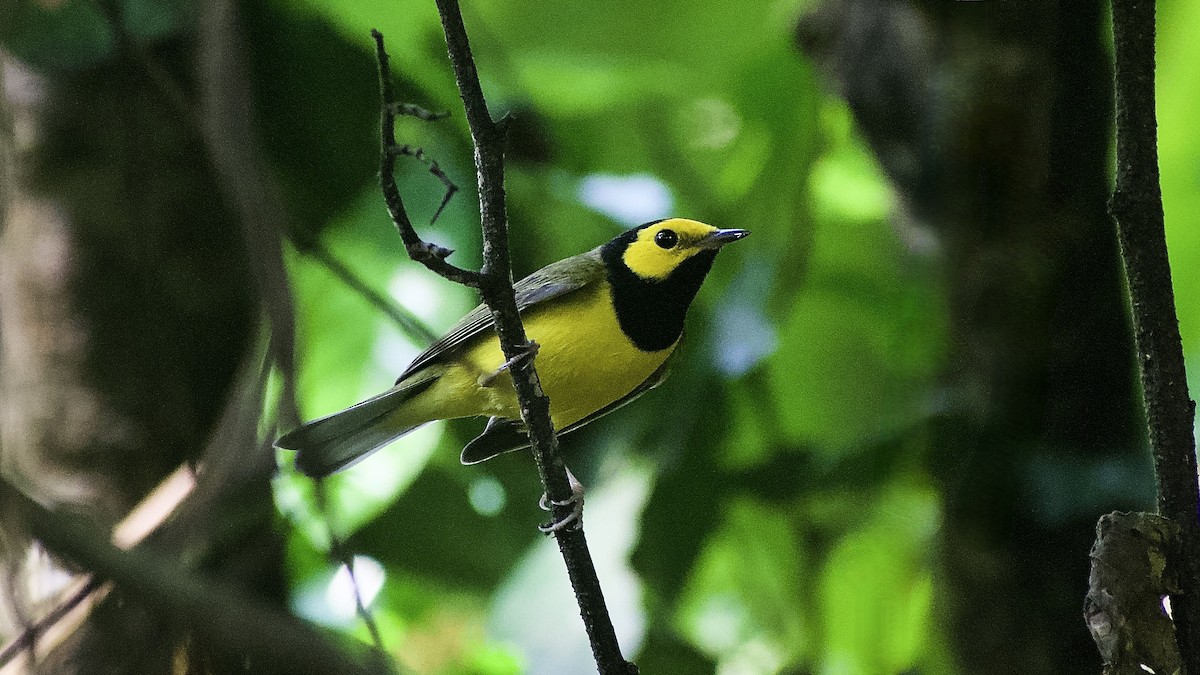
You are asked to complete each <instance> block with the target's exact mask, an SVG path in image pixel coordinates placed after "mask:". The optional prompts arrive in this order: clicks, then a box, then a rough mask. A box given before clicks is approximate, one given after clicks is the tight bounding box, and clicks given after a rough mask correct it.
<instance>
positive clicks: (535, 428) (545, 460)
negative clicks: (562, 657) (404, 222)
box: [373, 0, 637, 675]
mask: <svg viewBox="0 0 1200 675" xmlns="http://www.w3.org/2000/svg"><path fill="white" fill-rule="evenodd" d="M436 1H437V6H438V14H439V15H440V16H441V19H442V28H443V30H444V32H445V35H446V45H447V48H448V51H449V54H450V63H451V65H452V66H453V68H454V76H455V80H456V81H457V83H458V89H459V94H460V95H461V97H462V101H463V108H464V110H465V111H466V117H467V124H468V125H469V127H470V129H471V138H472V140H473V142H474V145H475V168H476V173H477V178H478V186H479V211H480V219H481V225H482V229H483V268H482V270H481V271H480V272H479V274H478V275H477V276H476V277H474V278H473V279H472V280H474V281H475V282H476V284H477V287H478V288H479V291H480V295H481V296H482V298H483V301H484V303H486V304H487V306H488V308H489V309H491V311H492V316H493V317H494V319H495V323H496V333H497V335H498V336H499V339H500V347H501V349H502V350H503V352H504V356H505V358H506V359H510V360H512V359H515V358H517V357H518V356H520V355H521V354H523V353H525V352H526V351H527V350H528V348H529V339H528V337H527V336H526V335H525V328H524V326H523V325H522V323H521V317H520V314H519V312H518V310H517V303H516V296H515V294H514V292H513V280H512V268H511V262H510V260H511V258H510V256H509V248H508V222H507V214H506V208H505V201H504V152H505V145H506V138H507V128H508V120H509V118H508V117H503V118H501V119H500V120H499V121H496V120H493V119H492V116H491V114H490V113H489V112H488V108H487V102H486V99H485V98H484V96H483V89H482V88H481V87H480V84H479V76H478V73H477V72H476V69H475V61H474V57H473V56H472V55H471V46H470V43H469V41H468V39H467V31H466V28H465V26H464V25H463V21H462V12H461V11H460V9H459V6H458V2H457V0H436ZM373 35H374V37H375V41H376V46H377V53H378V56H379V63H380V77H381V79H382V80H386V79H387V76H388V73H387V54H386V52H385V51H384V48H383V37H382V36H381V35H380V34H379V33H378V32H377V31H376V32H373ZM380 91H381V94H382V95H383V97H384V101H383V109H384V123H385V124H384V126H385V130H384V139H383V142H384V148H385V154H386V150H387V148H390V147H392V146H394V145H395V139H394V133H392V134H389V131H390V119H389V117H388V111H389V110H391V109H392V105H393V103H394V101H393V99H392V95H391V87H390V83H388V82H386V81H381V84H380ZM386 173H387V172H386V171H385V176H384V177H383V178H382V179H381V180H382V181H383V183H384V191H385V199H386V200H388V201H389V204H388V208H389V210H393V204H392V197H389V196H388V194H387V193H388V183H389V178H388V177H387V176H386ZM390 182H391V185H392V186H393V189H394V184H395V183H394V181H390ZM395 201H396V202H397V204H396V205H395V206H396V207H398V208H396V209H394V210H393V212H394V213H396V212H399V213H400V214H403V205H402V204H400V203H399V194H398V192H396V193H395ZM405 219H407V217H405ZM397 222H398V224H399V221H397ZM400 229H401V236H404V229H405V228H403V227H401V228H400ZM412 234H413V236H414V237H415V233H412ZM410 241H411V243H410ZM418 242H419V240H416V239H414V240H410V239H405V245H406V246H407V247H408V248H409V252H410V255H411V254H412V251H413V248H414V246H416V247H417V248H418V250H419V248H420V244H419V243H418ZM431 269H433V268H432V267H431ZM434 271H438V270H436V269H435V270H434ZM443 276H447V278H451V279H453V277H451V276H448V275H446V274H443ZM535 361H536V358H534V359H529V360H527V361H524V362H523V364H522V365H521V366H519V367H514V368H512V379H513V385H514V388H515V389H516V392H517V400H518V401H519V403H520V406H521V417H522V420H523V421H524V422H525V425H526V428H527V429H528V430H529V439H530V442H531V444H532V446H533V454H534V458H535V460H536V461H537V466H538V473H539V475H540V476H541V479H542V483H543V485H544V486H545V489H546V495H547V496H548V497H549V499H550V500H551V501H552V502H555V503H557V504H562V506H557V505H556V506H555V511H554V517H555V520H556V521H557V520H562V519H565V518H567V517H568V516H569V515H570V514H571V511H572V506H571V505H570V499H571V497H572V492H571V487H570V482H569V481H568V478H567V471H566V466H565V465H564V464H563V463H562V460H561V459H560V458H559V456H558V441H557V439H556V437H555V434H554V426H553V424H552V422H551V420H550V401H549V399H548V398H547V397H546V395H545V393H544V392H543V390H542V387H541V383H540V381H539V379H538V376H537V371H536V370H535V367H534V362H535ZM555 538H556V540H557V541H558V547H559V551H560V552H561V553H562V556H563V560H564V561H565V563H566V567H567V573H568V576H569V577H570V579H571V586H572V587H573V588H574V590H575V597H576V600H577V601H578V603H579V610H580V613H581V615H582V616H583V622H584V626H585V628H586V629H587V633H588V638H589V640H590V641H591V645H592V654H593V656H594V657H595V659H596V666H597V668H598V670H599V671H600V673H601V675H615V674H618V673H620V674H628V673H636V672H637V667H636V666H634V665H633V664H631V663H629V662H627V661H626V660H625V658H624V656H622V655H621V648H620V645H619V644H618V642H617V636H616V632H615V631H614V630H613V626H612V620H611V619H610V618H609V615H608V608H607V607H606V606H605V604H604V595H603V591H602V590H601V587H600V580H599V577H598V576H597V575H596V569H595V565H594V564H593V563H592V558H591V553H590V552H589V551H588V547H587V540H586V538H585V537H584V534H583V529H582V527H577V528H571V527H568V528H563V529H560V530H558V531H557V532H555Z"/></svg>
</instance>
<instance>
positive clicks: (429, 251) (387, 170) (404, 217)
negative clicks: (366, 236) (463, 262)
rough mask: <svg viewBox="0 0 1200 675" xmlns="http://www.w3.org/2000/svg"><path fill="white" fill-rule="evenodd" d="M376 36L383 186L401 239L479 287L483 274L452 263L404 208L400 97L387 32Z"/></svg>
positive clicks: (419, 256)
mask: <svg viewBox="0 0 1200 675" xmlns="http://www.w3.org/2000/svg"><path fill="white" fill-rule="evenodd" d="M371 36H372V37H374V38H375V56H376V58H378V60H379V95H380V96H381V97H382V98H383V100H384V104H383V105H382V106H381V107H380V136H381V140H382V147H381V149H380V152H379V187H380V188H381V189H382V190H383V201H384V203H385V204H387V210H388V213H389V214H391V216H392V222H393V223H395V224H396V230H398V231H399V232H400V240H401V241H403V242H404V248H405V250H406V251H407V252H408V257H410V258H412V259H413V261H415V262H419V263H421V264H422V265H424V266H426V267H428V268H429V269H430V270H432V271H433V272H436V273H437V274H439V275H441V276H443V277H445V278H447V279H449V280H450V281H454V282H456V283H460V284H462V285H464V286H470V287H471V288H479V281H480V274H479V272H474V271H471V270H465V269H463V268H461V267H457V266H455V265H451V264H450V263H448V262H446V258H447V257H449V256H450V254H451V253H453V251H451V250H450V249H448V248H444V247H442V246H438V245H437V244H431V243H429V242H426V241H425V240H423V239H421V236H420V235H418V234H417V230H416V228H414V227H413V224H412V221H411V220H409V218H408V211H407V210H406V209H405V208H404V200H403V199H401V198H400V188H398V187H396V155H397V153H396V151H395V148H396V112H397V109H398V108H397V105H396V100H395V99H396V97H395V94H394V93H393V92H392V70H391V66H390V65H389V64H388V55H387V52H386V51H384V49H383V35H382V34H380V32H379V31H377V30H373V31H371ZM406 112H407V110H406Z"/></svg>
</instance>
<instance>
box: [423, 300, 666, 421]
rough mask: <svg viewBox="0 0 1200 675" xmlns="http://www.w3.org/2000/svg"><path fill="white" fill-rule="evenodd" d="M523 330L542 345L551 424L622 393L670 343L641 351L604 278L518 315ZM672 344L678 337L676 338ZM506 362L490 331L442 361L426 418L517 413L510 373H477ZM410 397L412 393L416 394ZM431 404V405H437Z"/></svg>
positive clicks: (652, 367) (541, 370) (540, 362)
mask: <svg viewBox="0 0 1200 675" xmlns="http://www.w3.org/2000/svg"><path fill="white" fill-rule="evenodd" d="M522 317H523V319H524V323H525V332H526V333H527V334H528V335H529V337H530V339H532V340H534V341H536V342H537V343H538V344H539V345H540V346H541V349H540V350H539V351H538V355H537V361H536V364H537V371H538V376H539V377H540V378H541V382H542V388H543V389H544V390H545V391H546V394H547V395H549V397H550V416H551V418H552V419H553V421H554V426H555V428H556V429H562V428H564V427H566V426H569V425H571V424H574V423H575V422H578V421H579V420H581V419H583V418H584V417H587V416H588V415H590V414H592V413H593V412H596V411H597V410H599V409H601V408H603V407H605V406H607V405H609V404H610V403H613V402H614V401H617V400H619V399H621V398H622V397H624V396H625V395H626V394H628V393H629V392H630V391H632V390H633V389H634V388H636V387H637V386H638V385H640V384H641V383H643V382H645V381H646V378H648V377H650V375H651V374H653V373H654V371H656V370H657V369H658V367H659V366H661V365H662V364H663V362H664V361H666V359H667V357H668V356H670V354H671V352H672V351H674V349H675V346H676V345H675V344H672V345H671V346H670V347H668V348H667V349H663V350H660V351H656V352H644V351H641V350H640V349H638V348H637V347H635V346H634V345H633V343H632V342H630V341H629V339H628V338H626V337H625V335H624V334H623V333H622V332H621V327H620V325H619V324H618V323H617V315H616V312H615V311H614V310H613V306H612V297H611V291H610V288H609V286H608V284H593V285H592V286H591V287H589V288H584V289H581V290H579V291H575V292H573V293H571V294H569V295H567V296H565V297H562V298H558V299H555V300H553V301H551V302H550V303H548V304H545V305H542V306H534V307H532V308H530V309H528V310H526V311H525V312H524V314H523V315H522ZM676 344H678V343H676ZM503 363H504V356H503V354H502V353H501V352H500V344H499V341H498V340H497V339H496V337H495V334H494V333H492V334H490V336H489V337H488V338H486V339H483V340H480V341H479V343H478V344H477V345H475V346H473V347H470V348H468V349H467V350H466V351H465V352H464V353H463V354H462V355H461V356H460V357H459V358H457V359H455V360H454V361H453V363H452V364H450V365H449V366H448V368H447V369H446V371H445V373H443V374H442V376H441V377H440V378H439V380H438V382H437V383H436V384H435V385H434V386H433V387H431V388H430V390H429V391H428V392H427V394H423V395H422V396H420V397H419V398H422V399H425V400H424V401H422V403H423V404H425V405H421V406H420V407H423V408H425V407H426V406H429V408H427V409H430V414H431V418H439V417H440V418H448V417H466V416H471V415H489V416H500V417H507V418H510V419H520V409H519V407H518V406H517V399H516V393H515V392H514V390H513V386H512V378H511V377H510V376H509V375H508V374H507V373H505V374H503V375H501V376H500V377H498V378H495V380H494V381H492V382H491V384H490V386H487V387H481V386H480V385H479V381H480V379H481V378H483V377H486V376H487V375H488V374H490V373H493V372H495V371H496V369H497V368H499V367H500V365H501V364H503ZM414 403H415V401H414ZM431 408H436V409H437V410H436V413H435V411H434V410H432V409H431Z"/></svg>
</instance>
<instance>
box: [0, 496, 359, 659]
mask: <svg viewBox="0 0 1200 675" xmlns="http://www.w3.org/2000/svg"><path fill="white" fill-rule="evenodd" d="M0 498H2V499H4V500H6V504H8V505H10V506H11V507H12V508H14V509H19V510H20V511H21V512H22V514H23V516H24V518H25V522H26V523H28V525H29V530H30V532H31V533H32V534H33V535H34V536H35V537H37V538H38V539H39V540H40V541H42V542H43V543H44V544H45V545H46V548H47V549H49V550H51V551H53V552H54V553H55V554H57V555H61V556H62V557H63V558H65V559H67V560H70V561H72V562H74V563H77V564H79V565H80V566H81V567H84V568H86V569H88V570H90V571H92V573H94V574H95V575H96V577H97V578H99V579H105V580H109V581H112V582H113V583H114V584H115V585H116V586H118V587H119V588H121V589H122V590H124V591H125V592H126V593H128V594H130V595H132V596H136V597H138V598H141V599H143V600H145V601H146V602H147V603H148V604H149V605H150V606H152V607H153V608H154V609H155V610H156V611H159V612H162V613H163V614H164V615H165V616H168V617H170V618H171V619H172V620H174V621H178V622H179V623H180V624H182V625H185V626H187V627H189V628H191V629H193V630H195V631H196V632H197V633H198V634H202V635H204V636H205V637H206V638H208V639H210V640H212V641H213V643H214V644H220V645H222V646H224V647H227V648H228V649H229V650H230V652H231V653H245V654H253V655H255V656H256V657H261V658H262V659H263V662H264V663H270V664H271V665H272V666H275V667H277V668H279V669H280V670H281V671H282V672H324V673H364V674H365V673H370V672H373V671H372V670H371V669H369V668H367V667H366V665H364V664H363V663H362V662H361V661H360V660H355V659H351V658H350V657H348V656H346V655H345V654H343V653H342V651H341V650H339V649H337V648H336V647H335V646H334V645H332V644H331V643H330V642H329V641H328V640H326V639H325V638H324V637H323V636H322V635H321V634H320V633H319V632H317V631H315V630H313V629H312V628H311V627H309V626H308V625H307V624H305V623H304V622H303V621H300V620H298V619H296V618H295V617H293V616H291V615H290V614H288V613H287V612H284V611H282V610H279V609H276V608H274V607H271V606H269V605H267V604H264V603H262V602H260V601H257V600H255V599H252V598H250V597H249V596H247V595H246V594H244V593H243V592H240V591H239V590H237V589H234V588H232V587H230V586H228V585H226V584H224V583H222V582H219V581H216V580H212V579H207V578H203V577H201V576H199V575H197V574H193V573H185V572H182V571H181V570H180V568H179V565H178V561H177V560H173V559H170V558H168V557H167V556H166V555H163V554H162V553H159V552H154V551H150V550H142V549H141V548H138V549H135V550H130V551H124V550H121V549H118V548H117V547H115V546H113V545H112V543H110V542H109V540H108V535H107V533H105V532H101V531H99V530H97V529H96V528H94V527H90V526H89V525H88V524H87V523H86V522H84V520H83V519H82V518H79V517H71V516H68V515H65V514H63V513H59V512H57V511H52V510H50V509H47V508H46V507H44V506H42V505H41V504H38V503H37V502H35V501H34V500H32V499H30V498H29V497H28V496H27V495H26V494H25V493H24V492H22V491H21V490H20V489H19V488H18V487H17V486H15V485H13V484H12V483H10V482H8V481H7V480H5V479H3V478H0Z"/></svg>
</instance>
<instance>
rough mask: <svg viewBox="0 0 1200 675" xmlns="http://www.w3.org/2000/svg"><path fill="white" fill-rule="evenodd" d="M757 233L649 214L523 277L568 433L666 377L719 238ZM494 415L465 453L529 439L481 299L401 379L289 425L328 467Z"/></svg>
mask: <svg viewBox="0 0 1200 675" xmlns="http://www.w3.org/2000/svg"><path fill="white" fill-rule="evenodd" d="M747 234H749V233H748V232H747V231H746V230H721V229H717V228H715V227H712V226H711V225H705V224H704V223H700V222H697V221H694V220H685V219H682V218H671V219H668V220H660V221H655V222H652V223H646V224H645V225H641V226H639V227H636V228H634V229H632V230H628V231H626V232H624V233H622V234H621V235H619V236H617V237H616V238H615V239H613V240H612V241H609V242H608V243H606V244H603V245H601V246H599V247H597V248H595V249H592V250H591V251H588V252H587V253H582V254H580V255H576V256H572V257H570V258H566V259H565V260H560V261H559V262H556V263H553V264H551V265H547V266H546V267H543V268H542V269H540V270H538V271H536V272H534V273H533V274H531V275H529V276H528V277H525V278H524V279H522V280H521V281H519V282H517V283H516V285H515V290H516V294H517V307H518V309H519V310H520V311H521V318H522V320H523V322H524V324H525V332H526V333H527V335H528V337H529V339H531V340H533V341H534V342H536V343H537V344H538V345H539V348H538V351H537V370H538V375H539V377H540V379H541V382H542V388H543V389H544V390H545V392H546V394H547V395H548V396H549V397H550V417H551V419H552V421H553V422H554V428H555V430H556V431H558V433H560V434H563V433H568V432H570V431H574V430H575V429H578V428H579V427H581V426H583V425H585V424H587V423H588V422H591V421H592V420H595V419H597V418H599V417H601V416H603V415H605V414H607V413H609V412H612V411H613V410H616V409H617V408H619V407H621V406H622V405H625V404H626V403H628V402H630V401H632V400H633V399H635V398H637V397H638V396H640V395H642V394H644V393H645V392H647V391H649V390H650V389H652V388H654V387H656V386H658V385H659V384H660V383H661V382H662V381H663V380H664V379H665V378H666V375H667V360H668V358H669V357H670V356H671V355H672V353H673V352H674V351H675V347H676V346H678V344H679V339H680V337H681V336H682V335H683V319H684V315H685V314H686V313H687V310H688V306H689V305H691V303H692V299H693V298H695V297H696V292H697V291H699V290H700V284H701V283H703V281H704V277H705V276H706V275H707V274H708V270H709V268H710V267H711V266H712V263H713V259H714V258H715V257H716V255H717V250H718V249H720V248H721V247H722V246H724V245H725V244H728V243H730V242H733V241H737V240H738V239H741V238H742V237H745V236H746V235H747ZM477 415H486V416H489V417H491V419H490V420H489V422H488V424H487V428H486V429H485V430H484V432H483V434H481V435H480V436H479V437H478V438H476V439H475V440H473V441H471V442H470V443H468V444H467V446H466V447H465V448H464V449H463V451H462V462H463V464H475V463H477V462H482V461H484V460H486V459H490V458H492V457H495V456H496V455H498V454H501V453H503V452H508V451H511V450H518V449H521V448H525V447H528V446H529V439H528V437H527V435H526V433H525V429H524V425H523V424H522V423H521V412H520V408H519V407H518V405H517V397H516V393H515V391H514V390H513V385H512V377H511V376H510V375H509V374H508V372H507V364H506V363H505V359H504V355H503V353H502V352H501V351H500V343H499V340H498V339H497V337H496V332H495V330H493V321H492V315H491V312H489V311H488V309H487V308H486V307H484V306H483V305H480V306H479V307H476V308H475V309H473V310H472V311H471V312H470V313H469V314H467V315H466V316H465V317H463V318H462V320H460V321H459V322H458V323H457V324H455V325H454V326H453V327H452V328H451V329H450V330H449V331H448V332H447V333H446V335H444V336H443V337H442V338H441V339H439V340H438V341H437V342H434V343H433V344H432V345H430V346H429V348H428V349H426V350H425V351H424V352H422V353H421V354H420V355H419V356H417V358H416V359H415V360H414V361H413V362H412V364H411V365H410V366H409V367H408V369H407V370H405V371H404V374H402V375H401V376H400V378H399V379H398V380H396V385H395V386H394V387H392V388H391V389H389V390H387V391H385V392H383V393H382V394H379V395H377V396H374V397H372V398H370V399H367V400H366V401H363V402H362V403H359V404H358V405H355V406H352V407H350V408H347V409H346V410H343V411H341V412H339V413H334V414H333V415H330V416H328V417H324V418H322V419H319V420H316V421H313V422H309V423H308V424H305V425H303V426H301V427H299V428H298V429H296V430H294V431H292V432H290V433H288V434H285V435H284V436H283V437H281V438H280V439H279V440H278V441H276V443H275V445H276V447H279V448H285V449H288V450H296V451H297V453H298V454H297V455H296V467H297V468H298V469H299V470H300V471H302V472H304V473H305V474H307V475H309V476H314V477H319V476H326V475H329V474H331V473H333V472H335V471H337V470H339V469H342V468H345V467H346V466H349V465H350V464H352V463H354V462H356V461H358V460H359V459H362V458H363V457H365V456H366V455H368V454H369V453H371V452H372V451H374V450H377V449H379V448H381V447H383V446H384V445H387V444H388V443H390V442H392V441H394V440H396V439H397V438H399V437H401V436H403V435H404V434H406V433H408V432H410V431H412V430H413V429H416V428H417V427H419V426H421V425H422V424H425V423H427V422H432V421H433V420H440V419H453V418H457V417H473V416H477Z"/></svg>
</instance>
